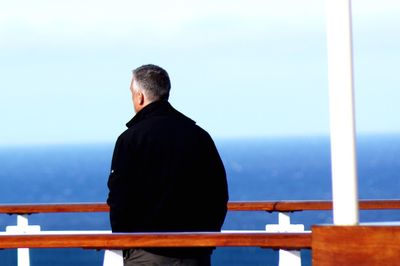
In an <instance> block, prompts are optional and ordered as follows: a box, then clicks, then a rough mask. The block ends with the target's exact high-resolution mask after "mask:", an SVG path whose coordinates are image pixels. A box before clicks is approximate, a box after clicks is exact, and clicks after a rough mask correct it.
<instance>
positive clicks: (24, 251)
mask: <svg viewBox="0 0 400 266" xmlns="http://www.w3.org/2000/svg"><path fill="white" fill-rule="evenodd" d="M17 226H18V227H19V229H20V230H24V229H26V228H28V226H29V223H28V215H17ZM17 254H18V255H17V256H18V260H17V261H18V266H29V265H30V256H29V248H18V249H17Z"/></svg>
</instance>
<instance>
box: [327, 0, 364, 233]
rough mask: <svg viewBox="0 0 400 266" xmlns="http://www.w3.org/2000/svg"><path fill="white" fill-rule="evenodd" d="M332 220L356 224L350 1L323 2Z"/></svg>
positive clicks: (355, 163)
mask: <svg viewBox="0 0 400 266" xmlns="http://www.w3.org/2000/svg"><path fill="white" fill-rule="evenodd" d="M326 22H327V45H328V79H329V108H330V132H331V136H330V139H331V160H332V194H333V220H334V224H337V225H356V224H358V189H357V160H356V144H355V115H354V89H353V60H352V31H351V0H326Z"/></svg>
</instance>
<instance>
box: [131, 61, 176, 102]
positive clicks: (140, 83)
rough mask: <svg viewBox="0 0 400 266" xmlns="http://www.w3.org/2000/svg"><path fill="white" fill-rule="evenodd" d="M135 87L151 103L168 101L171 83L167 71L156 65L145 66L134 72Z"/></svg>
mask: <svg viewBox="0 0 400 266" xmlns="http://www.w3.org/2000/svg"><path fill="white" fill-rule="evenodd" d="M132 73H133V83H134V86H135V87H136V88H138V89H140V90H143V91H144V93H145V94H146V96H147V97H148V99H149V100H150V101H157V100H168V98H169V91H170V90H171V82H170V80H169V76H168V73H167V71H165V70H164V69H163V68H161V67H159V66H156V65H151V64H149V65H143V66H140V67H138V68H136V69H134V70H133V71H132Z"/></svg>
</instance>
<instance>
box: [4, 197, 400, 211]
mask: <svg viewBox="0 0 400 266" xmlns="http://www.w3.org/2000/svg"><path fill="white" fill-rule="evenodd" d="M359 207H360V209H361V210H384V209H400V199H381V200H360V201H359ZM228 210H229V211H267V212H296V211H317V210H318V211H324V210H332V201H328V200H300V201H294V200H293V201H291V200H288V201H231V202H229V203H228ZM108 211H109V207H108V205H107V204H105V203H102V202H97V203H96V202H94V203H89V202H86V203H50V204H45V203H41V204H2V205H0V214H1V213H3V214H33V213H61V212H108Z"/></svg>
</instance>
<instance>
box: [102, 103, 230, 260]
mask: <svg viewBox="0 0 400 266" xmlns="http://www.w3.org/2000/svg"><path fill="white" fill-rule="evenodd" d="M127 126H128V129H127V130H126V131H125V132H124V133H123V134H121V136H120V137H119V138H118V140H117V143H116V147H115V150H114V155H113V162H112V173H111V175H110V179H109V184H108V185H109V188H110V194H109V198H108V201H107V202H108V204H109V205H110V209H111V211H110V215H111V216H110V217H111V225H112V230H113V231H114V232H163V231H165V232H171V231H219V230H220V228H221V226H222V223H223V221H224V218H225V215H226V203H227V200H228V191H227V184H226V175H225V170H224V167H223V164H222V162H221V159H220V157H219V155H218V152H217V150H216V147H215V145H214V143H213V141H212V139H211V137H210V136H209V135H208V133H207V132H206V131H204V130H203V129H201V128H200V127H198V126H197V125H196V124H195V123H194V121H192V120H191V119H189V118H187V117H186V116H184V115H182V114H181V113H179V112H178V111H176V110H175V109H173V108H172V106H171V105H170V104H169V103H168V102H167V101H156V102H154V103H151V104H150V105H148V106H146V107H145V108H144V109H143V110H141V111H140V112H139V113H138V114H137V115H136V116H135V117H134V118H133V119H132V120H131V121H130V122H129V123H128V124H127ZM152 251H155V252H156V253H160V252H158V251H159V250H152ZM172 253H173V254H174V255H179V253H180V252H178V253H176V252H175V253H174V252H172ZM181 253H182V252H181ZM183 253H184V252H183ZM183 253H182V254H183Z"/></svg>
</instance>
